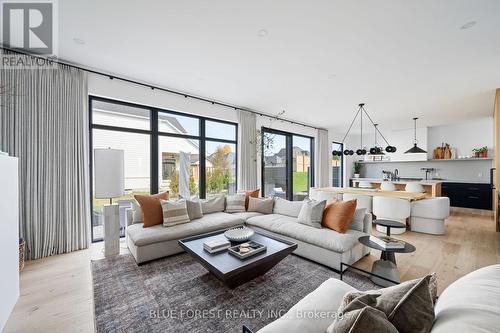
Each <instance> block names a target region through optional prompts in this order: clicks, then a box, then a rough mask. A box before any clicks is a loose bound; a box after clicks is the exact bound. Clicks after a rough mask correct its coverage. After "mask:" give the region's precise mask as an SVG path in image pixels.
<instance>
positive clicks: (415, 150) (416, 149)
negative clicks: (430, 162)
mask: <svg viewBox="0 0 500 333" xmlns="http://www.w3.org/2000/svg"><path fill="white" fill-rule="evenodd" d="M417 119H418V118H413V121H414V122H415V126H414V136H413V147H411V148H410V149H408V150H407V151H405V154H417V153H427V152H426V151H425V150H423V149H422V148H420V147H419V146H417Z"/></svg>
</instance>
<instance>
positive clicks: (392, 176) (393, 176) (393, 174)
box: [382, 169, 399, 181]
mask: <svg viewBox="0 0 500 333" xmlns="http://www.w3.org/2000/svg"><path fill="white" fill-rule="evenodd" d="M382 173H383V174H385V175H387V178H388V179H389V180H390V181H393V180H397V179H398V178H399V177H398V173H399V171H398V169H396V170H394V172H392V171H387V170H382Z"/></svg>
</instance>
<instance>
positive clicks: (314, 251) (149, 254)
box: [126, 198, 372, 271]
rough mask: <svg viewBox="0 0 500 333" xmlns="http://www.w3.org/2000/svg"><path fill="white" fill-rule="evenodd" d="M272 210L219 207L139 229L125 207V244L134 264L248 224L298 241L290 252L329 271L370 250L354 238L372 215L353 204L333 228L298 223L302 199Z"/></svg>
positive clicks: (364, 231) (366, 230) (365, 229)
mask: <svg viewBox="0 0 500 333" xmlns="http://www.w3.org/2000/svg"><path fill="white" fill-rule="evenodd" d="M274 200H275V202H274V207H273V212H272V214H261V213H257V212H239V213H226V212H223V211H218V212H213V213H209V214H204V215H203V217H201V218H199V219H194V220H192V221H190V222H189V223H185V224H180V225H176V226H172V227H164V226H163V225H156V226H152V227H148V228H143V224H142V223H134V214H136V213H137V212H134V211H133V209H128V210H127V229H126V241H127V246H128V248H129V250H130V252H131V253H132V255H133V256H134V258H135V260H136V262H137V263H138V264H141V263H144V262H147V261H150V260H154V259H158V258H162V257H166V256H170V255H173V254H177V253H181V252H183V251H184V250H183V249H182V248H181V247H180V246H179V245H178V240H180V239H183V238H186V237H190V236H195V235H200V234H204V233H208V232H212V231H215V230H221V229H227V228H231V227H236V226H241V225H247V226H249V227H251V228H253V229H254V230H256V231H259V232H263V233H270V234H274V235H276V236H279V237H281V238H284V239H287V240H291V241H293V242H295V243H297V244H298V247H297V250H296V251H295V252H294V253H295V254H297V255H299V256H302V257H304V258H307V259H310V260H313V261H315V262H318V263H320V264H323V265H325V266H328V267H330V268H332V269H334V270H337V271H339V270H340V263H341V262H344V263H349V264H351V263H354V262H356V261H358V260H359V259H361V258H362V257H363V256H365V255H367V254H368V253H369V250H368V248H367V247H365V246H363V245H362V244H360V243H359V242H358V238H359V237H361V236H365V235H369V234H370V232H371V227H372V220H371V214H366V210H365V209H357V210H356V213H355V215H354V218H353V222H352V223H351V226H350V229H349V230H348V231H347V232H346V233H344V234H341V233H338V232H336V231H334V230H331V229H328V228H322V229H318V228H314V227H311V226H308V225H304V224H302V223H299V222H298V216H299V212H300V209H301V207H302V202H301V201H288V200H284V199H281V198H275V199H274Z"/></svg>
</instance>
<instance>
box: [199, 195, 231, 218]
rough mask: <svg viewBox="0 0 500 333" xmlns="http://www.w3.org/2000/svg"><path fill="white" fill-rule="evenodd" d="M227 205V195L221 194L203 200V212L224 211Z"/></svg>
mask: <svg viewBox="0 0 500 333" xmlns="http://www.w3.org/2000/svg"><path fill="white" fill-rule="evenodd" d="M225 205H226V197H225V196H224V195H220V196H217V197H214V198H211V199H206V200H201V212H202V213H203V214H210V213H217V212H223V211H224V206H225Z"/></svg>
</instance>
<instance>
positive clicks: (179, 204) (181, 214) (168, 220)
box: [160, 199, 190, 227]
mask: <svg viewBox="0 0 500 333" xmlns="http://www.w3.org/2000/svg"><path fill="white" fill-rule="evenodd" d="M160 203H161V208H162V210H163V226H164V227H172V226H174V225H178V224H182V223H188V222H189V221H190V220H189V215H188V211H187V205H186V200H184V199H181V200H177V201H167V200H161V201H160Z"/></svg>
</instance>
